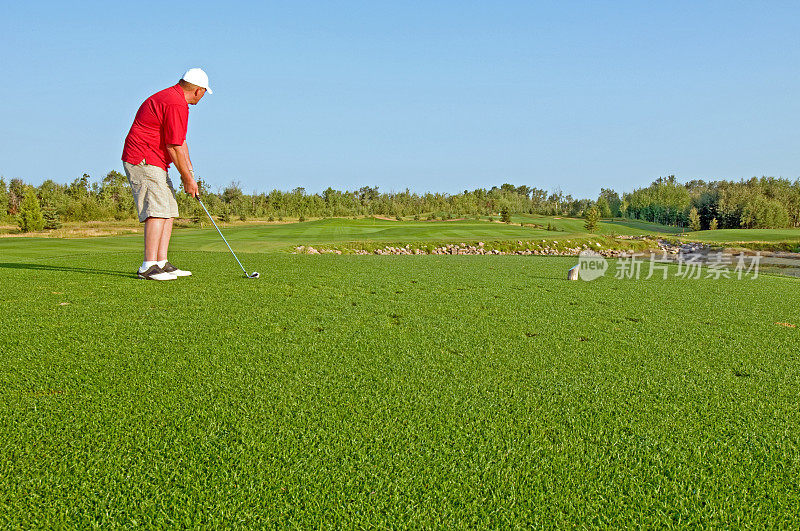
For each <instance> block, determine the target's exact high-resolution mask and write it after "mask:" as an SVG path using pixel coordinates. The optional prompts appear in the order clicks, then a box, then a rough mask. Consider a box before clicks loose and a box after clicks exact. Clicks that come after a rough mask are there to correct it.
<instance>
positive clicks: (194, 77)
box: [181, 68, 214, 94]
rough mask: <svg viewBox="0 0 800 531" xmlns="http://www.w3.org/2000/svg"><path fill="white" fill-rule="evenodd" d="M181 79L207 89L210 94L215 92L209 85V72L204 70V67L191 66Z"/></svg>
mask: <svg viewBox="0 0 800 531" xmlns="http://www.w3.org/2000/svg"><path fill="white" fill-rule="evenodd" d="M181 79H183V80H184V81H188V82H189V83H191V84H193V85H197V86H198V87H202V88H204V89H206V91H208V93H209V94H214V91H213V90H211V87H209V86H208V74H206V73H205V72H203V69H202V68H190V69H189V70H187V71H186V73H185V74H183V77H182V78H181Z"/></svg>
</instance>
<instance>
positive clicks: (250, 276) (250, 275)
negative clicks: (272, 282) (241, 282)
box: [247, 271, 260, 278]
mask: <svg viewBox="0 0 800 531" xmlns="http://www.w3.org/2000/svg"><path fill="white" fill-rule="evenodd" d="M259 276H260V275H259V274H258V271H253V272H252V273H250V274H249V275H247V278H258V277H259Z"/></svg>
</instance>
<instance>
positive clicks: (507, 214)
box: [500, 207, 511, 223]
mask: <svg viewBox="0 0 800 531" xmlns="http://www.w3.org/2000/svg"><path fill="white" fill-rule="evenodd" d="M500 221H502V222H503V223H511V211H510V210H509V209H508V207H503V208H502V210H500Z"/></svg>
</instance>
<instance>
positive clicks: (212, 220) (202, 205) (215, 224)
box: [197, 195, 259, 278]
mask: <svg viewBox="0 0 800 531" xmlns="http://www.w3.org/2000/svg"><path fill="white" fill-rule="evenodd" d="M197 200H198V201H200V206H201V207H203V210H205V211H206V215H208V219H210V220H211V223H213V224H214V228H215V229H217V232H219V235H220V236H222V231H221V230H219V227H217V223H216V222H215V221H214V218H212V217H211V214H209V212H208V209H207V208H206V206H205V205H204V204H203V201H202V200H201V199H200V196H199V195H198V196H197ZM222 241H224V242H225V245H227V246H228V250H229V251H230V252H231V254H232V255H233V257H234V258H236V262H237V263H238V264H239V267H241V268H242V271H244V276H245V277H246V278H258V277H259V275H258V271H253V273H252V274H251V275H248V274H247V270H246V269H245V268H244V266H243V265H242V263H241V262H239V258H238V257H237V256H236V253H234V252H233V249H231V245H230V244H229V243H228V240H226V239H225V236H222Z"/></svg>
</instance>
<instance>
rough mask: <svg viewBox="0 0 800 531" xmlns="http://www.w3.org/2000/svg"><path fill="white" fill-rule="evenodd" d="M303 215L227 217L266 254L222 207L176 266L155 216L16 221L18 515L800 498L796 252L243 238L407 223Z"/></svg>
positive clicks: (9, 455)
mask: <svg viewBox="0 0 800 531" xmlns="http://www.w3.org/2000/svg"><path fill="white" fill-rule="evenodd" d="M304 225H306V226H305V227H302V226H300V227H299V228H295V229H294V230H295V231H301V232H302V231H306V232H305V233H304V234H301V233H300V232H295V233H293V234H289V233H287V232H283V233H281V232H268V230H279V229H281V230H284V231H288V230H289V229H282V228H279V227H276V228H275V229H266V228H262V227H256V228H253V227H251V228H241V229H232V230H230V231H229V232H230V234H231V241H232V244H233V243H235V246H234V247H235V248H236V249H237V250H238V249H240V248H241V249H242V250H243V251H244V252H242V253H241V254H240V257H241V258H242V260H243V261H244V263H245V265H246V266H247V267H248V269H255V270H258V271H260V272H261V275H262V276H261V279H260V280H257V281H252V280H245V279H243V278H241V272H239V271H237V266H236V265H235V262H233V259H232V258H231V257H230V255H229V254H227V252H221V249H220V245H219V244H217V243H216V235H215V233H211V232H209V231H207V230H203V231H199V230H198V231H179V232H178V233H177V234H176V238H175V241H174V244H173V251H172V256H171V259H172V260H173V261H174V262H175V263H176V264H178V265H179V266H181V267H186V268H191V269H192V270H193V271H194V273H195V276H194V277H193V278H190V279H182V280H179V281H175V282H172V283H168V284H163V283H156V282H144V281H138V280H134V279H133V278H132V275H131V274H130V272H131V270H132V269H134V268H135V267H136V265H138V261H139V260H140V250H139V248H138V246H139V244H140V238H141V236H139V237H136V238H128V237H110V238H97V239H89V240H35V239H14V240H11V241H9V240H0V252H2V255H3V259H2V261H0V262H2V263H0V279H2V290H0V320H1V321H2V323H3V327H2V329H1V330H0V344H2V353H3V354H2V355H3V364H2V365H0V415H2V418H3V423H1V424H0V522H2V523H3V524H6V525H10V526H12V527H17V526H18V527H40V528H47V527H88V526H94V525H125V526H128V525H131V526H132V525H145V526H153V527H155V526H158V527H164V526H203V527H222V526H226V527H227V526H239V527H254V526H270V527H279V526H280V527H285V526H291V527H304V528H308V527H330V528H340V527H348V528H349V527H393V526H409V527H419V526H427V527H466V526H475V527H527V526H529V525H536V526H557V527H567V526H570V527H572V526H587V525H592V526H595V525H608V526H614V527H616V526H637V527H638V526H648V527H651V526H652V527H655V526H658V527H664V526H686V525H690V526H691V525H702V526H708V527H734V526H736V527H739V526H750V527H784V528H792V527H797V525H798V524H799V523H800V517H798V512H797V510H796V509H797V507H798V504H800V480H798V478H800V450H799V448H800V446H799V445H800V409H798V406H797V404H798V400H799V399H800V397H799V396H798V388H800V356H798V352H800V335H799V334H800V328H792V327H789V326H785V325H783V324H779V323H788V324H794V325H799V326H800V322H799V321H798V318H797V315H798V314H797V308H798V304H800V295H799V293H800V290H798V284H797V282H798V281H797V280H796V279H790V278H782V277H773V276H763V275H762V276H761V277H759V278H758V279H755V280H741V281H739V280H719V281H715V280H711V279H703V280H684V279H680V278H676V277H674V276H670V277H669V278H668V279H667V280H656V279H655V278H654V279H650V280H640V281H633V280H615V279H614V278H612V277H610V276H607V277H605V278H602V279H600V280H597V281H594V282H590V283H587V282H568V281H566V280H565V277H566V269H567V268H568V267H570V266H571V265H572V264H573V263H574V259H572V258H545V257H516V256H493V257H478V256H460V257H459V256H416V257H415V256H412V257H402V256H391V257H377V256H364V257H359V256H330V255H327V256H306V255H291V254H287V253H276V252H258V253H256V252H250V251H262V250H270V249H271V250H278V249H282V248H284V247H288V246H290V245H293V244H294V243H296V238H298V237H303V238H308V239H319V240H320V241H321V240H323V239H325V238H328V237H330V238H331V240H332V241H346V240H349V239H353V238H355V239H357V238H363V237H366V236H365V235H366V234H369V233H370V231H371V234H373V235H376V236H375V237H376V238H379V237H386V238H389V239H394V238H396V237H397V235H396V234H392V233H391V231H392V230H393V229H392V227H391V225H392V223H391V222H386V224H383V223H367V222H365V223H364V224H363V225H361V224H356V225H355V228H353V227H352V225H353V224H349V223H348V224H343V226H342V227H341V231H339V232H338V233H337V232H336V230H335V229H332V228H331V224H330V222H328V226H329V228H328V229H327V230H329V231H331V232H332V234H330V236H329V235H328V234H327V233H326V229H324V228H323V227H321V226H320V225H321V224H311V223H309V224H304ZM348 225H350V226H348ZM395 225H396V224H395ZM431 225H439V224H431ZM445 225H446V224H445ZM470 225H471V224H464V225H461V227H462V228H463V227H468V226H470ZM454 227H455V228H453V229H450V228H448V227H440V228H437V227H431V228H430V229H429V230H431V232H430V233H426V234H427V236H429V237H436V238H437V239H438V238H440V237H441V231H443V230H459V225H454ZM498 228H499V229H501V230H512V229H513V230H514V231H517V230H524V229H522V228H520V227H504V226H499V225H498ZM470 230H472V229H470ZM475 230H477V229H475ZM270 235H271V236H270ZM424 236H425V234H421V233H417V234H415V236H414V237H415V238H423V237H424ZM265 237H272V238H273V239H272V240H269V241H268V242H266V243H265V242H263V241H262V240H261V239H262V238H265ZM459 237H462V235H460V236H459ZM223 249H224V248H223ZM612 268H613V266H612ZM778 294H779V295H780V296H776V295H778Z"/></svg>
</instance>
